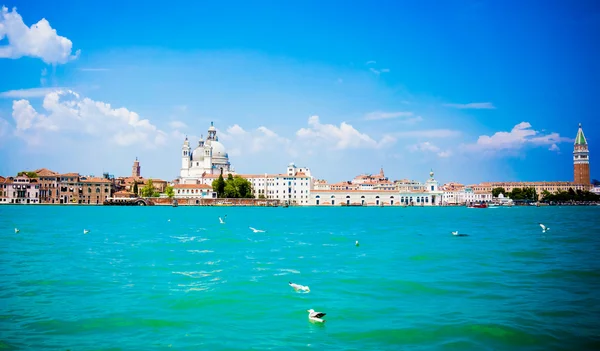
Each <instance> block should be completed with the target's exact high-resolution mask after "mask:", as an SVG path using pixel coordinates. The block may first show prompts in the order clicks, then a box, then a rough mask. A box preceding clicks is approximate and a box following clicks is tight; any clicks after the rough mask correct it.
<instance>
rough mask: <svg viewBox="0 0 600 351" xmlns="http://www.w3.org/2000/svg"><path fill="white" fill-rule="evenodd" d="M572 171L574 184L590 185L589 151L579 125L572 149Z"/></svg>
mask: <svg viewBox="0 0 600 351" xmlns="http://www.w3.org/2000/svg"><path fill="white" fill-rule="evenodd" d="M573 171H574V179H573V182H574V183H575V184H586V185H587V184H590V151H589V150H588V144H587V141H586V140H585V136H584V135H583V129H581V123H579V130H578V131H577V136H576V137H575V146H574V147H573Z"/></svg>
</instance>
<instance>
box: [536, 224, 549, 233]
mask: <svg viewBox="0 0 600 351" xmlns="http://www.w3.org/2000/svg"><path fill="white" fill-rule="evenodd" d="M539 225H540V227H542V233H545V232H546V231H548V230H550V228H548V227H546V226H545V225H543V224H542V223H539Z"/></svg>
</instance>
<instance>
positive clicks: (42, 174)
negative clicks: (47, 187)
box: [34, 168, 58, 177]
mask: <svg viewBox="0 0 600 351" xmlns="http://www.w3.org/2000/svg"><path fill="white" fill-rule="evenodd" d="M34 172H35V174H37V175H38V177H50V176H56V175H58V173H56V172H54V171H51V170H49V169H47V168H40V169H36V170H35V171H34Z"/></svg>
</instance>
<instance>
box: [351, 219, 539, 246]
mask: <svg viewBox="0 0 600 351" xmlns="http://www.w3.org/2000/svg"><path fill="white" fill-rule="evenodd" d="M538 224H539V225H540V227H541V228H542V233H545V232H547V231H549V230H550V228H549V227H546V226H545V225H543V224H542V223H538ZM452 235H454V236H469V234H459V233H458V230H457V231H455V232H452ZM356 246H358V241H357V242H356Z"/></svg>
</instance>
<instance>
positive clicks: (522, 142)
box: [464, 122, 571, 151]
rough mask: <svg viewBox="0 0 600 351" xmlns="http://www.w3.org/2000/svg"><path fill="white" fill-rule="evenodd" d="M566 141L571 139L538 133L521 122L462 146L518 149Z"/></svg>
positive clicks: (493, 149) (475, 149)
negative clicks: (508, 129) (506, 129)
mask: <svg viewBox="0 0 600 351" xmlns="http://www.w3.org/2000/svg"><path fill="white" fill-rule="evenodd" d="M567 141H571V140H570V139H569V138H563V137H561V136H560V135H559V134H558V133H550V134H546V135H540V132H538V131H536V130H534V129H532V128H531V124H529V122H521V123H519V124H517V125H515V126H514V127H513V129H512V130H511V131H510V132H496V133H494V135H492V136H488V135H481V136H480V137H479V138H478V139H477V142H476V143H475V144H469V145H465V146H464V148H465V149H467V150H471V151H501V150H518V149H521V148H523V147H525V146H527V145H533V146H541V145H552V144H557V143H561V142H567ZM551 148H552V147H551ZM557 148H558V146H557Z"/></svg>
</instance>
